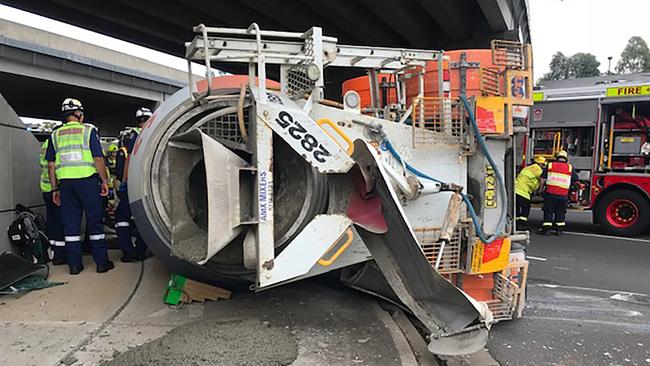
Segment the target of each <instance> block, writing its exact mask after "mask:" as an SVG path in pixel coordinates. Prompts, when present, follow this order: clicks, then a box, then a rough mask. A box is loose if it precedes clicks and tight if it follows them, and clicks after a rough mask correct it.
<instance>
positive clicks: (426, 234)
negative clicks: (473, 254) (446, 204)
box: [414, 223, 469, 274]
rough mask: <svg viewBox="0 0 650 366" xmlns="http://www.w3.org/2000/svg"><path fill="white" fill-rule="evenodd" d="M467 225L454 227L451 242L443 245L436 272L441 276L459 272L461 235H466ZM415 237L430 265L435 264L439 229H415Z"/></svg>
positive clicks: (438, 244)
mask: <svg viewBox="0 0 650 366" xmlns="http://www.w3.org/2000/svg"><path fill="white" fill-rule="evenodd" d="M468 229H469V223H460V224H458V225H457V226H456V229H455V230H454V234H453V236H452V238H451V242H450V243H449V244H447V245H445V249H444V251H443V253H442V259H441V260H440V268H438V272H439V273H441V274H447V273H458V272H461V271H462V270H461V267H460V264H461V262H462V261H461V242H462V239H463V235H467V230H468ZM414 231H415V237H416V238H417V239H418V243H419V244H420V248H422V251H423V252H424V256H425V257H426V258H427V260H428V261H429V263H431V265H434V264H435V263H436V257H437V256H438V252H439V251H440V243H437V241H438V238H439V237H440V229H438V228H415V229H414Z"/></svg>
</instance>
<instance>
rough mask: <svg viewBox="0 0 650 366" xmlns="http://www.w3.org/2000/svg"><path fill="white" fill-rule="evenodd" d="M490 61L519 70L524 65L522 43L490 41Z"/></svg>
mask: <svg viewBox="0 0 650 366" xmlns="http://www.w3.org/2000/svg"><path fill="white" fill-rule="evenodd" d="M492 63H493V64H495V65H497V66H505V67H507V68H509V69H517V70H521V69H523V68H524V65H525V56H524V45H523V44H522V43H520V42H513V41H502V40H493V41H492Z"/></svg>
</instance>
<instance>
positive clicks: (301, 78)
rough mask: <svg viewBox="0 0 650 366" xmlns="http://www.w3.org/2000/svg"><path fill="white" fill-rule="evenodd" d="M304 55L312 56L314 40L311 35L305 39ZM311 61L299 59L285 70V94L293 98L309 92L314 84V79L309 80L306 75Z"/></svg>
mask: <svg viewBox="0 0 650 366" xmlns="http://www.w3.org/2000/svg"><path fill="white" fill-rule="evenodd" d="M304 53H305V56H310V57H313V56H314V42H313V39H312V38H311V37H308V38H306V39H305V49H304ZM310 64H311V62H309V61H301V62H300V63H298V64H297V65H296V66H293V67H292V68H290V69H289V70H288V71H287V94H289V95H290V96H291V97H293V98H303V97H304V95H305V94H309V93H311V91H312V90H314V87H315V86H316V81H314V80H311V79H310V78H309V77H308V75H307V68H308V67H309V65H310Z"/></svg>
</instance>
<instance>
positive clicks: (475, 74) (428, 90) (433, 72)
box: [406, 49, 503, 103]
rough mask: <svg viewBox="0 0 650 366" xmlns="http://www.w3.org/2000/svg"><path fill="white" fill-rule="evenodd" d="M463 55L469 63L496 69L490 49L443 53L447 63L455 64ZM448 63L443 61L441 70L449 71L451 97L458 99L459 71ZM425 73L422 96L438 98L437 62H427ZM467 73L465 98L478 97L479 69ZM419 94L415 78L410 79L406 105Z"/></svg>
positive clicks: (471, 69)
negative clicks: (447, 58)
mask: <svg viewBox="0 0 650 366" xmlns="http://www.w3.org/2000/svg"><path fill="white" fill-rule="evenodd" d="M463 52H464V53H465V55H466V60H467V62H469V63H473V62H477V63H478V64H479V66H480V67H481V68H497V66H495V65H494V64H493V63H492V50H491V49H473V50H455V51H445V56H448V57H449V62H451V63H455V62H460V56H461V54H462V53H463ZM447 62H448V61H444V64H443V70H449V72H450V79H451V83H450V90H451V94H452V96H453V97H458V96H459V95H460V69H459V68H457V67H456V68H450V67H449V65H448V64H447ZM425 70H426V73H425V74H424V96H425V97H437V96H438V62H437V61H429V62H427V66H426V69H425ZM466 71H467V81H466V93H467V96H479V95H481V73H480V68H478V67H470V68H467V69H466ZM499 71H503V68H502V67H499ZM418 92H419V82H418V78H417V77H412V78H410V79H408V80H407V81H406V99H407V103H411V101H412V100H413V98H414V97H416V96H417V95H418Z"/></svg>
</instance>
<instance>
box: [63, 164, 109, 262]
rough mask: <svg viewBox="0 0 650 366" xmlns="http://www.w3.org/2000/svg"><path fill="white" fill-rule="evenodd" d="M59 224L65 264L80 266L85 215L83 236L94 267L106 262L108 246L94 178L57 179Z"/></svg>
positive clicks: (97, 183) (102, 210)
mask: <svg viewBox="0 0 650 366" xmlns="http://www.w3.org/2000/svg"><path fill="white" fill-rule="evenodd" d="M59 186H60V190H61V222H62V223H63V233H64V234H65V249H66V257H67V261H68V265H69V266H70V267H80V266H81V265H82V261H81V215H82V213H84V212H85V213H86V234H87V235H88V239H89V241H90V246H91V253H92V255H93V259H94V260H95V263H96V264H97V266H98V267H99V266H106V265H107V263H108V247H107V245H106V239H105V234H104V225H103V223H102V218H103V216H104V208H103V206H102V197H101V196H100V192H101V182H100V180H99V178H98V177H97V176H96V175H93V176H90V177H88V178H82V179H61V183H60V184H59Z"/></svg>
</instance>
